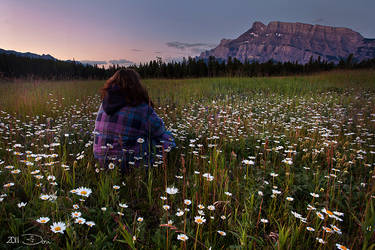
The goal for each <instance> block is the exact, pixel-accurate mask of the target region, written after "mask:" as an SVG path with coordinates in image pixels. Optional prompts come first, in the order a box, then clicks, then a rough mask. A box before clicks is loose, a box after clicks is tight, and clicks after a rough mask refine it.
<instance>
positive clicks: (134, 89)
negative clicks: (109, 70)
mask: <svg viewBox="0 0 375 250" xmlns="http://www.w3.org/2000/svg"><path fill="white" fill-rule="evenodd" d="M114 86H117V87H119V88H120V89H119V91H120V93H121V95H123V96H124V98H125V101H126V103H127V105H129V106H137V105H140V104H142V103H147V104H149V105H150V106H152V107H154V104H153V103H152V101H151V99H150V97H149V95H148V92H147V89H146V88H145V87H144V86H143V85H142V83H141V77H140V76H139V74H138V73H137V72H136V71H135V70H133V69H119V70H117V71H116V73H114V74H113V76H111V77H110V78H109V79H108V80H107V81H106V83H105V84H104V86H103V88H101V90H100V92H101V97H102V99H104V97H105V96H106V95H107V93H108V90H109V89H111V88H113V87H114Z"/></svg>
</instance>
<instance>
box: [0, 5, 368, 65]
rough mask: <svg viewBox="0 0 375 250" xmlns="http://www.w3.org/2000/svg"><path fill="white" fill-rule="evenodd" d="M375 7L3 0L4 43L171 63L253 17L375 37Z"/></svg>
mask: <svg viewBox="0 0 375 250" xmlns="http://www.w3.org/2000/svg"><path fill="white" fill-rule="evenodd" d="M270 6H272V8H271V7H270ZM374 9H375V1H373V0H363V4H353V2H352V1H351V0H331V1H326V0H315V1H310V0H288V4H285V3H284V1H280V0H254V1H248V0H234V1H233V2H232V1H227V0H205V1H200V0H190V1H176V0H162V1H157V0H105V1H104V0H103V1H99V0H61V1H60V0H1V1H0V13H1V15H0V31H1V36H0V48H2V49H6V50H16V51H19V52H32V53H37V54H51V55H52V56H54V57H55V58H58V59H61V60H68V59H70V60H71V59H73V58H74V59H75V60H77V61H82V60H92V61H107V62H108V61H109V60H114V59H116V60H118V59H126V60H129V61H132V62H135V63H139V62H146V61H149V60H154V59H156V57H157V56H160V57H162V58H163V60H168V59H169V60H170V59H173V58H182V57H183V56H185V57H187V56H189V55H190V56H196V55H199V52H200V51H204V50H207V49H210V48H212V47H214V46H215V45H217V44H218V43H219V42H220V40H221V39H222V38H229V39H234V38H236V37H238V36H239V35H240V34H242V33H243V32H245V31H246V30H248V29H249V28H250V27H251V25H252V23H253V22H254V21H262V22H263V23H266V24H267V23H268V22H270V21H276V20H277V21H285V22H304V23H312V24H315V23H317V24H322V25H330V26H336V27H337V26H338V27H348V28H352V29H353V30H355V31H358V32H360V33H361V34H362V35H363V36H365V37H368V38H372V37H375V28H374V26H373V13H372V12H373V10H374ZM181 45H182V46H181Z"/></svg>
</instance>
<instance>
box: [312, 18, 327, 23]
mask: <svg viewBox="0 0 375 250" xmlns="http://www.w3.org/2000/svg"><path fill="white" fill-rule="evenodd" d="M324 22H325V20H324V19H323V18H317V19H315V20H314V21H313V23H324Z"/></svg>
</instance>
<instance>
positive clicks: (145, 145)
mask: <svg viewBox="0 0 375 250" xmlns="http://www.w3.org/2000/svg"><path fill="white" fill-rule="evenodd" d="M102 98H103V102H102V104H101V105H100V108H99V111H98V115H97V118H96V121H95V131H94V156H95V158H96V159H98V160H99V161H100V162H101V163H102V164H105V163H106V162H108V160H114V159H116V160H121V161H123V162H124V161H126V162H130V161H131V162H132V163H133V164H134V161H135V160H141V159H143V160H147V162H148V163H150V162H151V161H152V156H151V152H153V151H155V150H154V149H155V147H154V146H157V145H160V147H159V148H164V149H166V148H169V147H174V146H175V143H174V140H173V136H172V135H171V133H170V132H169V131H166V130H165V127H164V123H163V120H162V119H160V118H159V116H158V115H157V114H156V113H155V111H154V109H153V108H152V107H153V104H152V101H151V100H150V98H149V97H148V93H147V90H146V89H145V88H144V87H143V86H142V84H141V83H140V80H139V75H138V74H137V73H136V72H135V71H134V70H131V69H121V70H119V71H117V72H116V73H115V74H114V75H113V76H112V77H111V78H110V79H108V81H107V82H106V84H105V86H104V88H103V89H102ZM145 156H148V157H147V158H146V157H145ZM134 159H135V160H134Z"/></svg>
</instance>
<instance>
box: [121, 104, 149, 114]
mask: <svg viewBox="0 0 375 250" xmlns="http://www.w3.org/2000/svg"><path fill="white" fill-rule="evenodd" d="M152 110H153V108H152V107H151V106H150V105H148V104H147V103H141V104H139V105H136V106H124V107H122V108H121V109H120V112H134V113H148V112H152Z"/></svg>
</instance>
